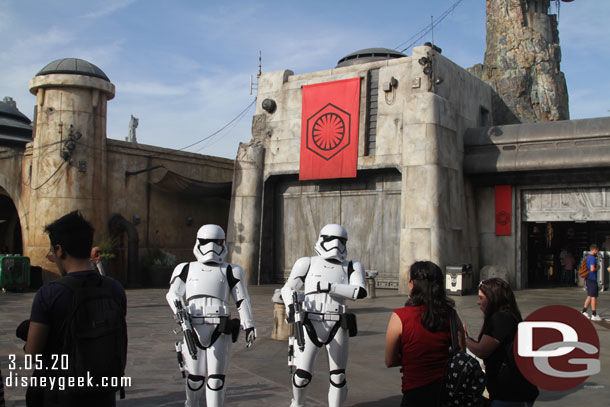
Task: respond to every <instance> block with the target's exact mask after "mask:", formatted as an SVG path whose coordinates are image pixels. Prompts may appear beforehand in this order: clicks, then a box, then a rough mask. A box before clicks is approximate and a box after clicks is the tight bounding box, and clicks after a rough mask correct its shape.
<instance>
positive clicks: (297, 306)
mask: <svg viewBox="0 0 610 407" xmlns="http://www.w3.org/2000/svg"><path fill="white" fill-rule="evenodd" d="M292 304H293V306H294V337H295V338H296V340H297V345H299V349H300V351H301V352H303V350H305V335H304V334H303V305H302V304H301V303H300V302H299V295H298V294H297V292H296V291H293V292H292Z"/></svg>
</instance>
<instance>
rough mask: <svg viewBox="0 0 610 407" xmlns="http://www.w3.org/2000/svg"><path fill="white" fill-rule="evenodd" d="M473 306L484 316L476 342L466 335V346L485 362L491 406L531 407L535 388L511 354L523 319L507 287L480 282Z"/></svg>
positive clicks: (495, 282) (502, 283) (496, 282)
mask: <svg viewBox="0 0 610 407" xmlns="http://www.w3.org/2000/svg"><path fill="white" fill-rule="evenodd" d="M477 304H479V306H480V308H481V311H483V314H484V318H485V319H484V321H483V327H482V328H481V332H480V333H479V338H478V340H474V339H473V338H471V337H468V336H467V338H466V346H467V347H468V349H469V350H470V351H471V352H472V353H474V354H475V355H476V356H478V357H479V358H481V359H483V360H484V362H485V373H486V374H487V391H488V392H489V398H490V400H491V406H492V407H500V406H502V407H504V406H506V407H509V406H510V407H512V406H514V407H521V406H523V407H525V406H532V405H533V404H534V401H535V400H536V397H538V389H537V388H536V386H534V385H533V384H531V383H530V382H528V381H527V379H525V378H524V377H523V375H522V374H521V372H519V369H518V367H517V364H516V362H515V357H514V353H513V341H514V339H515V335H516V334H517V325H518V324H519V322H521V321H522V320H523V319H522V318H521V312H520V311H519V307H518V306H517V302H516V301H515V295H514V294H513V291H512V290H511V288H510V285H508V283H507V282H506V281H504V280H502V279H501V278H490V279H488V280H484V281H481V284H479V300H478V301H477Z"/></svg>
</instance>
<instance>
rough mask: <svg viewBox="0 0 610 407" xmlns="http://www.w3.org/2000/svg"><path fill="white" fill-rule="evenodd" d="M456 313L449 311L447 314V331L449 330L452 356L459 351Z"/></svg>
mask: <svg viewBox="0 0 610 407" xmlns="http://www.w3.org/2000/svg"><path fill="white" fill-rule="evenodd" d="M456 314H457V311H456V310H455V309H453V308H452V309H451V311H450V312H449V329H450V330H451V352H452V354H453V355H455V354H456V353H458V352H459V351H460V344H459V342H458V335H457V320H456Z"/></svg>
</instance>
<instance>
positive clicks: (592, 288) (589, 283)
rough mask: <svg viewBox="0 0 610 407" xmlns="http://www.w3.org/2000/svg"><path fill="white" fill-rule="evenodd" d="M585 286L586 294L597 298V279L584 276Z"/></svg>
mask: <svg viewBox="0 0 610 407" xmlns="http://www.w3.org/2000/svg"><path fill="white" fill-rule="evenodd" d="M585 286H586V287H587V296H589V297H595V298H597V295H598V293H599V288H598V287H597V281H595V280H589V279H586V278H585Z"/></svg>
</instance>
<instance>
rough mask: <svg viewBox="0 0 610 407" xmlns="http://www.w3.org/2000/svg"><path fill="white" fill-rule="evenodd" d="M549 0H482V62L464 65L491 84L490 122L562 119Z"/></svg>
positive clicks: (564, 105) (565, 110)
mask: <svg viewBox="0 0 610 407" xmlns="http://www.w3.org/2000/svg"><path fill="white" fill-rule="evenodd" d="M548 10H549V0H526V1H520V0H487V49H486V51H485V61H484V63H483V64H482V65H481V64H477V65H475V66H474V67H472V68H470V69H469V71H470V72H471V73H472V74H474V75H476V76H478V77H479V78H481V79H483V80H484V81H486V82H487V83H489V84H490V85H491V86H492V87H493V88H494V90H495V92H496V94H495V95H494V100H493V106H494V107H493V117H494V124H511V123H520V122H521V123H527V122H540V121H554V120H568V119H569V118H570V114H569V107H568V91H567V87H566V81H565V77H564V75H563V73H562V72H561V70H560V62H561V49H560V47H559V32H558V29H557V16H556V15H554V14H551V15H549V14H548Z"/></svg>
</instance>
